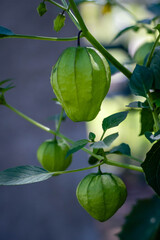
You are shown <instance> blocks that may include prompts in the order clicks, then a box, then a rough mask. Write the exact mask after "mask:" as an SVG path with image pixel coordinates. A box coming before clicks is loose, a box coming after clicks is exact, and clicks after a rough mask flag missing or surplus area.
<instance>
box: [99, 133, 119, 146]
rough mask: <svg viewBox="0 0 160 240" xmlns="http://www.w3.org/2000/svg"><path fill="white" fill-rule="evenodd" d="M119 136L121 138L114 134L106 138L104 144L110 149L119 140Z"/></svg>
mask: <svg viewBox="0 0 160 240" xmlns="http://www.w3.org/2000/svg"><path fill="white" fill-rule="evenodd" d="M118 136H119V134H118V133H113V134H111V135H109V136H107V137H105V138H104V139H103V142H104V144H105V145H106V146H107V147H109V146H110V145H111V144H112V143H113V141H114V140H116V138H117V137H118Z"/></svg>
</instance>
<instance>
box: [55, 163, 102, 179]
mask: <svg viewBox="0 0 160 240" xmlns="http://www.w3.org/2000/svg"><path fill="white" fill-rule="evenodd" d="M102 164H103V162H101V163H99V164H96V165H93V166H90V167H86V168H79V169H74V170H67V171H56V172H53V176H54V173H56V175H57V174H65V173H74V172H80V171H85V170H89V169H92V168H96V167H99V166H101V165H102Z"/></svg>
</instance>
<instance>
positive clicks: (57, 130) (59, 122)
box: [56, 108, 64, 132]
mask: <svg viewBox="0 0 160 240" xmlns="http://www.w3.org/2000/svg"><path fill="white" fill-rule="evenodd" d="M63 113H64V109H63V108H62V110H61V114H60V117H59V121H58V125H57V129H56V132H59V129H60V126H61V123H62V118H63Z"/></svg>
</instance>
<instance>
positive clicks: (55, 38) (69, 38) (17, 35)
mask: <svg viewBox="0 0 160 240" xmlns="http://www.w3.org/2000/svg"><path fill="white" fill-rule="evenodd" d="M81 37H82V36H81ZM3 38H25V39H34V40H46V41H74V40H77V36H76V37H68V38H57V37H43V36H33V35H21V34H15V35H6V36H4V37H3Z"/></svg>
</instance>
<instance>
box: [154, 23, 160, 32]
mask: <svg viewBox="0 0 160 240" xmlns="http://www.w3.org/2000/svg"><path fill="white" fill-rule="evenodd" d="M154 29H157V30H158V31H159V32H160V24H157V26H156V27H155V28H154Z"/></svg>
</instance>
